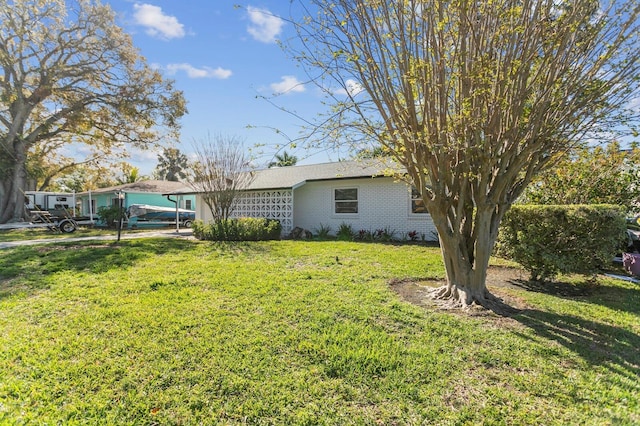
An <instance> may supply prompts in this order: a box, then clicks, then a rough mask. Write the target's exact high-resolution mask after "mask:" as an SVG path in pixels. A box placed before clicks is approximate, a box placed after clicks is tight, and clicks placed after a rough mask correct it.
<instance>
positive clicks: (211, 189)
mask: <svg viewBox="0 0 640 426" xmlns="http://www.w3.org/2000/svg"><path fill="white" fill-rule="evenodd" d="M194 152H195V156H196V158H195V161H194V163H193V169H192V173H191V176H189V185H190V186H191V187H192V188H193V189H194V190H195V191H197V192H199V193H201V194H202V199H203V201H204V202H205V203H206V204H207V206H208V207H209V209H210V210H211V215H212V217H213V220H214V221H219V220H226V219H228V218H229V217H230V216H231V214H232V213H233V211H234V209H235V207H236V204H237V201H238V197H239V195H240V193H241V192H242V191H243V190H245V189H246V188H247V186H249V185H250V184H251V182H252V181H253V172H252V171H251V168H250V162H249V158H248V156H247V154H246V153H245V150H244V146H243V143H242V141H241V140H240V139H238V138H237V137H225V136H222V135H216V136H215V137H213V138H212V137H211V136H210V135H209V136H208V137H207V139H205V140H201V141H200V142H199V143H196V144H195V146H194Z"/></svg>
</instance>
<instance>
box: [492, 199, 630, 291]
mask: <svg viewBox="0 0 640 426" xmlns="http://www.w3.org/2000/svg"><path fill="white" fill-rule="evenodd" d="M626 238H627V234H626V224H625V211H624V209H622V208H621V207H618V206H612V205H562V206H551V205H518V206H513V207H512V208H511V210H509V212H508V213H507V214H506V215H505V217H504V219H503V221H502V224H501V226H500V232H499V235H498V240H497V243H496V254H497V255H498V256H502V257H506V258H508V259H512V260H514V261H516V262H518V263H519V264H520V265H522V267H524V268H525V269H526V270H527V271H528V272H529V273H530V274H531V279H533V280H548V279H551V278H553V277H554V276H556V275H557V274H559V273H562V274H568V273H575V274H584V275H595V274H597V273H598V272H599V271H600V270H601V268H602V267H603V266H605V265H608V264H610V263H611V260H612V258H613V257H614V256H615V254H616V253H618V252H620V249H621V247H624V244H625V241H626Z"/></svg>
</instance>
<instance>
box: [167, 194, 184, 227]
mask: <svg viewBox="0 0 640 426" xmlns="http://www.w3.org/2000/svg"><path fill="white" fill-rule="evenodd" d="M164 196H165V197H166V198H167V200H169V201H171V202H172V203H174V204H175V205H176V234H179V233H180V211H179V210H178V201H177V200H172V199H171V194H164Z"/></svg>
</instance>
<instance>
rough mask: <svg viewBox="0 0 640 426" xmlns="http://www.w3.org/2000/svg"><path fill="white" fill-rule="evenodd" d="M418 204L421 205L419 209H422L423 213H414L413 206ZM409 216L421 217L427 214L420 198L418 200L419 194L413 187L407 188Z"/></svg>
mask: <svg viewBox="0 0 640 426" xmlns="http://www.w3.org/2000/svg"><path fill="white" fill-rule="evenodd" d="M418 202H419V203H420V204H421V205H422V206H421V208H422V209H424V211H415V209H414V206H415V205H416V204H417V203H418ZM409 214H410V215H411V216H416V217H422V216H423V215H425V214H429V210H427V206H426V205H425V204H424V201H423V200H422V198H420V193H419V192H418V190H417V189H416V188H415V187H414V186H410V187H409Z"/></svg>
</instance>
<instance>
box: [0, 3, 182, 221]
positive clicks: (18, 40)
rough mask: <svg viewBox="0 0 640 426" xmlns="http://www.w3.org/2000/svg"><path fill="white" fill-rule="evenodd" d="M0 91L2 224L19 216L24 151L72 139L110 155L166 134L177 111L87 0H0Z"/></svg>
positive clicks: (176, 98)
mask: <svg viewBox="0 0 640 426" xmlns="http://www.w3.org/2000/svg"><path fill="white" fill-rule="evenodd" d="M0 90H1V92H0V162H1V163H2V165H3V168H2V185H3V188H2V189H3V192H4V197H3V198H2V203H1V209H0V213H1V216H0V221H2V222H4V221H7V220H11V219H18V218H19V217H20V216H21V215H22V210H23V209H22V200H23V195H22V191H23V190H24V189H25V187H26V181H27V162H28V160H29V156H30V155H33V156H35V159H36V160H35V162H37V159H38V158H47V157H48V156H51V155H53V153H54V152H55V153H56V154H59V153H60V152H59V150H60V148H61V147H63V146H69V145H70V144H80V145H85V146H88V147H89V148H90V150H91V151H92V154H89V155H88V157H89V158H90V159H91V160H95V159H97V158H98V157H100V158H112V157H115V156H117V155H119V154H123V153H124V152H125V148H126V147H128V146H136V147H140V148H144V147H147V146H149V145H150V144H153V143H154V142H156V141H158V140H159V138H160V137H161V136H165V137H167V136H168V137H175V133H176V132H177V130H178V128H179V125H178V124H179V123H178V120H179V118H180V117H181V116H182V115H183V114H184V113H185V101H184V98H183V96H182V93H181V92H179V91H177V90H175V89H174V88H173V85H172V82H171V81H169V80H164V79H163V78H162V76H161V75H160V74H159V73H158V72H157V71H155V70H153V69H151V68H150V67H149V66H148V65H147V64H146V63H145V61H144V58H142V57H141V56H140V54H139V53H138V52H137V51H136V49H135V48H134V47H133V45H132V43H131V38H130V37H129V36H128V35H127V34H125V33H124V32H123V31H122V30H121V29H120V27H118V26H117V25H116V24H115V19H114V13H113V11H112V10H111V9H110V8H109V7H108V6H105V5H102V4H100V3H99V2H98V1H97V0H72V1H68V2H66V1H64V0H37V1H36V0H13V1H9V0H0ZM159 129H166V130H167V131H168V132H169V135H160V134H159Z"/></svg>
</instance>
